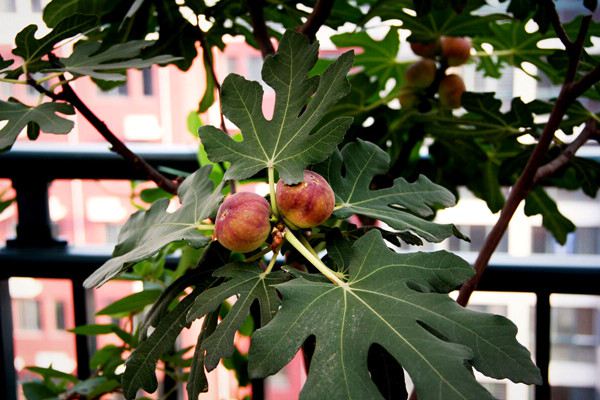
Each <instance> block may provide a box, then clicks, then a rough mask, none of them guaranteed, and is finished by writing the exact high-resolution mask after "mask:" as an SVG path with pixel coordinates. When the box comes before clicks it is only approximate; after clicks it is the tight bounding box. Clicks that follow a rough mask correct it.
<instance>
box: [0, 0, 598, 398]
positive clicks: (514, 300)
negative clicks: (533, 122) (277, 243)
mask: <svg viewBox="0 0 600 400" xmlns="http://www.w3.org/2000/svg"><path fill="white" fill-rule="evenodd" d="M44 3H45V2H44V1H42V0H19V1H17V0H0V54H1V55H2V56H3V57H4V58H11V57H12V54H11V49H12V46H13V38H14V36H15V35H16V33H17V32H18V31H20V30H21V29H22V27H24V26H25V25H27V24H30V23H35V24H38V25H40V26H43V22H42V18H41V10H42V7H43V5H44ZM579 3H580V2H560V3H559V6H560V8H561V13H562V15H563V16H564V17H567V16H569V15H571V14H572V13H573V12H574V11H573V10H574V7H576V5H578V4H579ZM384 33H385V32H384ZM324 42H325V43H327V42H328V41H327V40H324ZM327 50H329V51H330V52H331V51H333V50H334V49H333V47H332V46H331V45H330V47H329V49H328V48H327V47H326V48H325V51H327ZM410 54H411V52H410V49H409V47H408V45H407V43H406V42H404V43H403V44H402V47H401V51H400V54H399V57H401V58H406V57H408V56H409V55H410ZM261 66H262V59H261V56H260V53H259V52H258V51H256V50H255V49H252V48H250V47H248V46H247V45H245V44H244V43H243V42H241V41H240V42H235V41H233V42H232V43H230V44H229V45H228V46H227V48H226V51H225V53H223V54H218V55H216V67H217V71H218V74H219V79H223V78H224V77H225V76H226V74H228V73H230V72H236V73H238V74H242V75H244V76H246V77H247V78H249V79H253V80H260V69H261ZM459 72H460V73H461V74H462V76H463V77H464V78H465V82H466V84H467V88H468V89H469V90H474V91H492V92H495V93H496V96H497V97H499V98H501V99H503V100H505V102H509V101H510V99H511V98H512V97H513V96H521V97H522V98H523V99H524V100H526V101H528V100H532V99H534V98H536V97H537V98H549V97H552V96H553V95H556V93H557V88H556V87H553V86H552V85H550V84H549V83H548V82H547V80H544V79H541V80H540V81H536V80H534V79H532V78H530V77H528V76H527V75H526V74H524V73H523V72H521V71H518V70H514V71H513V70H510V71H506V73H505V74H504V75H503V77H502V78H501V79H499V80H496V79H490V78H483V77H482V76H481V74H480V73H479V72H476V71H475V68H474V66H473V65H466V66H464V67H462V68H460V71H459ZM74 87H75V89H76V91H77V92H78V93H79V94H80V96H81V97H82V98H83V99H84V100H85V102H86V103H87V104H88V105H89V106H90V108H91V109H92V110H94V111H95V112H96V113H97V114H98V116H99V117H100V118H102V119H104V120H105V121H106V122H107V123H108V124H109V126H110V128H111V129H112V130H113V131H114V132H116V133H117V134H118V135H119V137H120V138H121V139H123V140H124V141H125V142H127V143H128V144H130V145H132V147H134V148H136V147H137V148H141V147H144V146H160V147H161V148H165V146H169V147H173V148H178V149H191V150H192V151H193V150H195V149H196V146H197V144H198V140H197V137H195V136H194V135H193V133H192V132H189V130H188V127H187V117H188V114H189V113H190V112H192V111H193V110H195V109H196V108H197V102H198V101H199V98H200V96H201V93H202V92H203V90H204V73H203V70H202V63H201V61H200V60H198V61H197V62H196V63H195V64H194V66H193V67H192V69H191V70H190V71H188V72H186V73H182V72H181V71H179V70H177V69H176V68H174V67H167V68H160V69H159V68H150V69H145V70H142V71H130V72H129V73H128V76H127V83H126V84H125V85H124V86H121V87H119V88H117V89H114V90H111V91H110V92H101V91H100V90H99V89H98V88H97V87H96V86H95V85H94V84H93V83H92V82H91V81H89V80H86V79H80V80H77V81H76V82H75V83H74ZM0 95H1V96H2V99H6V98H8V97H9V96H14V97H17V98H19V99H20V100H21V101H23V102H25V103H27V104H35V103H36V101H37V100H38V95H37V94H36V93H34V92H33V91H31V90H29V89H28V88H27V87H25V86H19V85H7V84H2V83H0ZM273 100H274V96H273V93H272V92H267V95H266V102H265V106H264V109H265V110H269V109H271V108H272V105H273ZM74 118H75V120H76V125H75V129H74V131H73V132H71V133H70V134H69V135H65V136H58V135H43V136H42V137H41V138H40V139H39V140H38V141H37V142H36V143H26V142H27V140H26V139H25V140H23V141H21V142H19V143H18V144H17V146H32V145H33V146H36V145H52V146H61V147H62V146H68V147H73V148H76V146H103V147H106V146H107V145H106V143H105V142H104V140H103V139H102V137H101V136H100V135H99V134H98V133H97V132H96V131H95V130H94V129H93V128H92V127H91V126H90V125H89V124H88V123H87V121H85V120H84V119H83V118H82V117H80V116H78V115H77V116H75V117H74ZM202 119H203V122H204V123H208V124H215V125H218V120H219V117H218V109H217V108H216V107H213V108H212V109H211V110H209V111H208V112H207V113H206V114H205V115H203V116H202ZM582 153H583V154H589V155H596V156H598V155H600V149H599V148H598V146H594V145H589V146H586V147H585V148H583V149H582ZM73 168H77V166H76V165H74V166H73ZM9 186H10V182H8V181H0V191H1V190H2V189H3V188H7V187H9ZM134 190H135V189H132V186H131V185H129V184H127V183H123V182H116V181H85V180H72V181H57V182H53V184H52V186H51V189H50V213H51V218H52V221H53V223H54V227H55V229H56V233H57V236H59V237H61V238H64V239H66V240H68V242H69V243H70V244H71V245H74V246H110V245H113V244H114V243H115V242H116V239H117V235H118V231H119V227H120V226H121V225H122V224H123V223H124V222H125V220H126V219H127V217H128V216H129V214H131V213H132V212H133V211H135V207H134V205H133V204H132V193H133V191H134ZM553 194H554V195H555V198H556V199H558V204H559V208H560V210H561V211H562V212H563V213H564V214H565V215H566V216H567V217H568V218H570V219H571V220H572V221H573V222H574V223H575V225H576V226H577V227H578V229H577V231H576V232H574V233H572V234H570V235H569V237H568V240H567V243H566V244H565V245H564V246H560V245H558V244H557V243H556V242H555V241H554V240H553V238H552V237H551V235H550V234H548V233H547V232H546V231H545V230H544V229H543V228H542V227H541V218H539V217H532V218H529V217H526V216H525V215H524V213H523V212H522V210H521V211H520V212H518V213H517V214H516V216H515V218H514V220H513V221H512V223H511V225H510V228H509V230H508V232H507V235H506V236H505V237H504V239H503V241H502V243H501V244H500V247H499V250H498V254H497V255H496V258H495V259H496V260H499V259H503V258H507V257H510V258H512V259H513V260H514V259H518V261H519V262H520V263H522V264H526V263H528V262H531V261H532V260H535V261H536V262H538V261H540V260H541V261H543V262H545V263H548V264H564V265H568V264H569V263H572V262H577V263H589V264H590V265H597V264H598V263H599V262H600V203H599V202H598V201H597V200H592V199H589V198H587V197H586V196H584V195H583V194H581V193H578V192H567V191H556V192H555V193H553ZM438 218H439V220H440V221H441V222H452V223H454V224H457V225H459V226H460V228H461V229H462V231H463V232H465V233H466V234H468V235H469V236H470V237H471V239H472V241H471V243H467V242H463V241H458V240H454V239H450V240H447V241H445V242H443V243H441V244H438V245H428V246H427V248H428V249H439V248H445V249H449V250H452V251H456V252H459V253H460V254H461V255H463V256H464V257H465V258H467V259H469V260H472V259H474V256H475V255H476V253H477V251H478V250H479V249H480V247H481V245H482V243H483V240H484V237H485V235H486V233H487V232H488V231H489V229H490V228H491V226H492V225H493V223H494V222H495V220H496V218H497V216H495V215H491V214H490V212H489V210H488V209H487V207H486V205H485V204H484V203H483V202H482V201H480V200H478V199H476V198H475V197H474V196H472V195H471V194H470V193H469V192H468V191H466V190H465V191H463V192H462V193H461V201H460V203H459V204H458V206H457V207H455V208H453V209H450V210H446V211H444V212H442V213H440V215H439V216H438ZM15 223H16V209H15V206H11V207H9V208H8V209H7V210H5V211H4V212H3V213H1V214H0V240H5V239H8V238H11V237H12V236H13V235H14V230H15ZM599 284H600V283H599ZM68 285H70V283H68V282H66V281H60V280H41V279H28V278H13V279H11V282H10V288H11V296H12V298H13V313H14V315H15V324H14V326H15V335H14V340H15V352H16V354H15V366H16V368H17V370H18V371H20V373H19V378H20V379H29V378H30V376H29V374H28V373H27V372H26V371H25V370H24V369H23V368H24V367H25V366H27V365H38V366H48V365H52V366H53V367H54V368H56V369H60V370H62V371H65V372H73V371H74V370H75V369H76V363H75V346H74V339H73V335H72V334H70V333H68V332H66V329H69V328H72V327H73V320H72V315H73V310H72V308H73V305H72V300H71V298H70V293H71V291H70V289H68ZM137 290H140V288H139V287H137V286H136V285H135V284H132V283H127V282H117V283H112V284H110V285H107V286H105V287H103V288H102V289H100V290H98V291H97V292H96V304H97V307H98V309H100V308H102V307H104V306H106V305H107V304H109V303H111V302H112V301H114V300H116V299H118V298H120V297H123V296H125V295H126V294H127V293H129V292H134V291H137ZM551 303H552V307H553V314H552V353H551V357H552V358H551V366H550V383H551V384H552V385H553V399H555V400H563V399H565V400H566V399H573V400H598V399H600V298H598V297H594V296H574V295H553V296H552V298H551ZM534 305H535V296H534V295H533V294H522V293H490V292H486V293H476V295H475V296H474V298H473V301H472V306H471V307H472V308H474V309H477V310H482V311H488V312H493V313H497V314H501V315H505V316H507V317H508V318H510V319H511V320H512V321H513V322H515V323H516V324H517V325H518V327H519V334H518V338H519V340H520V342H521V343H522V344H524V345H525V346H526V347H528V348H529V349H530V350H533V349H534V347H535V343H534V334H533V329H534V321H535V315H534V311H535V309H534ZM193 329H195V328H193ZM189 336H190V337H194V336H193V335H192V334H189ZM104 340H106V341H110V340H111V339H110V337H108V338H106V339H104ZM185 340H186V339H185V338H184V339H183V341H185ZM99 345H102V343H99ZM304 378H305V374H304V371H303V366H302V362H301V360H300V358H298V357H297V358H296V359H295V360H294V361H293V362H292V364H290V366H288V367H287V368H286V369H284V370H283V371H282V372H280V373H279V374H277V375H276V376H274V377H272V378H270V379H269V380H268V381H267V396H268V398H270V399H294V398H297V393H298V391H299V389H300V387H301V385H302V381H303V379H304ZM211 380H212V383H213V386H212V389H211V392H210V393H209V394H207V395H205V398H206V399H209V398H210V399H226V398H230V397H235V396H236V393H237V392H236V389H235V387H234V386H235V383H234V379H233V377H232V374H231V373H229V372H228V371H225V370H224V369H221V368H220V369H218V370H217V371H216V372H215V373H213V374H211ZM481 380H482V381H484V382H486V385H487V387H488V388H489V390H490V391H491V392H492V393H493V394H494V395H495V396H496V397H497V398H498V399H507V400H521V399H528V398H531V396H532V391H531V390H530V389H528V388H527V387H525V386H524V385H516V384H512V383H508V382H504V381H502V382H498V381H493V380H491V379H488V378H485V377H481Z"/></svg>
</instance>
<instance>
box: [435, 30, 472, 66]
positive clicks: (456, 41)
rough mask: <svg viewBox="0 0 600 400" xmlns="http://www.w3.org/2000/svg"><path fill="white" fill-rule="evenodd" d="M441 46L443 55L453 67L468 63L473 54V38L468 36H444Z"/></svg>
mask: <svg viewBox="0 0 600 400" xmlns="http://www.w3.org/2000/svg"><path fill="white" fill-rule="evenodd" d="M441 46H442V56H443V57H444V58H445V59H446V62H447V63H448V65H449V66H451V67H455V66H457V65H462V64H464V63H466V62H467V60H468V59H469V57H470V56H471V40H470V39H468V38H463V37H452V36H444V37H442V41H441Z"/></svg>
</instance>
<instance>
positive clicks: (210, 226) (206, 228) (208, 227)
mask: <svg viewBox="0 0 600 400" xmlns="http://www.w3.org/2000/svg"><path fill="white" fill-rule="evenodd" d="M195 227H196V229H198V230H199V231H214V230H215V226H214V225H213V224H196V225H195Z"/></svg>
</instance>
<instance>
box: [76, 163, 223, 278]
mask: <svg viewBox="0 0 600 400" xmlns="http://www.w3.org/2000/svg"><path fill="white" fill-rule="evenodd" d="M209 174H210V167H204V168H202V169H200V170H199V171H197V172H196V173H194V174H192V175H190V176H189V177H188V178H186V180H185V181H184V182H183V183H182V184H181V186H180V187H179V198H180V199H181V203H182V206H181V208H179V209H178V210H177V211H175V212H173V213H171V214H168V213H167V212H166V210H167V207H168V205H169V201H168V200H166V199H162V200H159V201H158V202H156V203H154V204H153V205H152V207H150V209H149V210H148V211H138V212H137V213H135V214H134V215H133V216H132V217H131V219H130V220H129V221H128V222H127V223H126V224H125V225H124V226H123V228H122V229H121V232H120V234H119V243H118V244H117V246H116V247H115V251H114V258H112V259H111V260H109V261H107V262H106V263H105V264H104V265H103V266H101V267H100V268H99V269H98V270H96V272H94V274H92V275H91V276H90V277H88V278H87V279H86V281H85V283H84V284H85V286H86V287H93V286H97V285H101V284H103V283H105V282H106V281H107V280H109V279H110V278H112V277H114V276H116V275H118V274H119V273H121V272H123V271H124V270H125V269H126V268H127V267H128V266H129V265H131V264H132V263H136V262H138V261H142V260H144V259H147V258H149V257H151V256H153V255H154V254H156V253H157V252H158V251H159V250H160V249H162V248H163V247H165V246H166V245H168V244H169V243H172V242H178V241H185V242H187V243H188V244H190V245H191V246H193V247H196V248H199V247H203V246H206V245H207V244H208V242H209V239H208V238H207V237H206V236H205V235H204V234H202V232H200V231H199V230H198V229H196V227H197V225H198V224H200V223H201V222H202V220H204V219H206V218H209V217H211V216H213V215H214V213H215V212H216V207H217V205H218V203H219V201H220V200H221V193H220V190H219V189H217V190H214V189H213V185H212V183H211V181H210V180H209V179H208V175H209Z"/></svg>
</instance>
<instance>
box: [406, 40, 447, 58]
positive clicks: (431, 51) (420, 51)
mask: <svg viewBox="0 0 600 400" xmlns="http://www.w3.org/2000/svg"><path fill="white" fill-rule="evenodd" d="M410 48H411V50H412V51H413V53H415V54H416V55H418V56H421V57H425V58H435V57H436V56H437V55H439V54H440V50H441V47H440V41H439V39H438V40H434V41H432V42H426V43H422V42H411V43H410Z"/></svg>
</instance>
